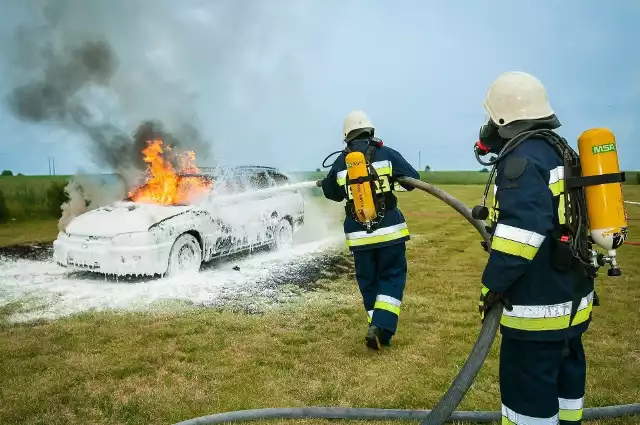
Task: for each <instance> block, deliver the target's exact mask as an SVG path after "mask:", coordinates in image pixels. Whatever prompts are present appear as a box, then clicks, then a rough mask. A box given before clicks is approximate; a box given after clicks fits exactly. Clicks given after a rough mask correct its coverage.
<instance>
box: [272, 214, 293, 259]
mask: <svg viewBox="0 0 640 425" xmlns="http://www.w3.org/2000/svg"><path fill="white" fill-rule="evenodd" d="M291 246H293V227H292V226H291V223H289V220H287V219H286V218H283V219H282V220H280V221H279V222H278V225H277V226H276V227H275V230H274V234H273V240H272V241H271V243H270V244H269V248H270V249H271V250H273V251H276V250H279V249H286V248H291Z"/></svg>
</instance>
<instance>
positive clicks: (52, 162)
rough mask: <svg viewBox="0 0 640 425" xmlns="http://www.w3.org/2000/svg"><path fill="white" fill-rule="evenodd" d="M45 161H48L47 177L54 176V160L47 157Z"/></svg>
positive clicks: (49, 156)
mask: <svg viewBox="0 0 640 425" xmlns="http://www.w3.org/2000/svg"><path fill="white" fill-rule="evenodd" d="M47 160H48V161H49V175H50V176H55V175H56V159H55V158H54V157H53V156H51V155H48V156H47Z"/></svg>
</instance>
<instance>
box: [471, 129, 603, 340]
mask: <svg viewBox="0 0 640 425" xmlns="http://www.w3.org/2000/svg"><path fill="white" fill-rule="evenodd" d="M510 158H513V159H516V161H520V162H521V163H522V162H523V161H522V159H526V166H525V167H524V169H523V170H519V169H518V167H517V166H516V167H514V166H513V164H515V162H512V163H511V165H510V166H511V169H510V170H509V172H508V173H505V167H507V165H506V164H507V163H508V161H509V160H510ZM514 169H515V170H516V171H514ZM563 177H564V167H563V162H562V159H561V158H560V157H559V156H558V155H557V153H556V151H555V150H554V149H553V147H551V146H550V145H549V144H548V143H547V142H545V141H543V140H535V139H531V140H527V141H525V142H523V143H522V144H521V145H520V146H518V147H517V148H516V149H515V150H514V151H513V152H512V153H511V154H510V155H509V156H508V157H507V158H505V159H504V160H502V161H501V162H500V163H498V169H497V172H496V180H495V186H494V196H493V200H492V204H491V208H490V211H489V222H488V224H489V225H490V226H491V228H492V229H493V234H492V243H491V248H492V249H491V253H490V255H489V260H488V262H487V265H486V267H485V270H484V273H483V276H482V283H483V286H484V287H486V288H489V289H491V290H493V291H495V292H505V294H506V296H507V297H508V299H509V300H510V302H511V304H512V305H513V310H512V311H507V310H506V309H505V310H504V311H503V315H502V320H501V332H502V334H503V335H505V336H508V337H513V338H520V339H530V340H560V339H564V338H565V337H566V336H567V332H568V330H567V327H568V325H569V316H570V313H571V305H572V299H573V296H574V293H573V291H574V285H575V283H576V282H579V279H580V278H579V276H578V274H577V273H576V272H574V271H559V270H556V269H554V268H553V267H552V259H553V255H554V254H553V251H554V243H555V241H554V235H553V231H554V229H555V228H556V227H557V226H558V225H559V224H561V223H564V221H565V217H564V211H565V204H564V196H563V195H564V180H563ZM581 283H582V284H583V285H582V286H583V288H582V290H581V291H580V293H579V294H578V295H579V297H580V298H581V301H580V305H579V307H578V312H577V314H576V316H575V318H574V319H573V322H572V326H571V331H570V332H571V335H572V336H576V335H578V334H580V333H582V332H584V331H586V329H587V328H588V325H589V322H590V319H591V310H592V307H593V298H594V282H593V280H592V279H590V280H589V281H587V282H581Z"/></svg>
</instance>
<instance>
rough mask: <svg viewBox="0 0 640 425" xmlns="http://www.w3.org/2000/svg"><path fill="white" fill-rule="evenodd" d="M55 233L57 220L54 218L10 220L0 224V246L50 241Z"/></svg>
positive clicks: (56, 233)
mask: <svg viewBox="0 0 640 425" xmlns="http://www.w3.org/2000/svg"><path fill="white" fill-rule="evenodd" d="M57 235H58V220H57V219H55V218H49V219H47V218H43V219H34V220H22V221H18V220H11V221H9V222H7V223H5V224H2V225H0V247H3V246H7V245H23V244H30V243H39V242H51V241H53V240H54V239H55V238H56V236H57Z"/></svg>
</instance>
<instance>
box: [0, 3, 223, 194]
mask: <svg viewBox="0 0 640 425" xmlns="http://www.w3.org/2000/svg"><path fill="white" fill-rule="evenodd" d="M34 5H38V4H37V3H34ZM82 7H86V8H87V9H86V12H87V13H86V14H87V16H90V15H91V14H92V13H93V14H94V15H99V13H95V11H94V10H92V9H91V7H90V6H86V4H85V5H81V4H80V3H77V2H74V1H71V0H46V1H41V2H40V3H39V5H38V6H33V7H32V9H33V11H34V17H38V16H39V17H40V18H41V21H40V22H31V23H30V24H28V25H22V26H20V27H19V28H18V31H17V33H16V34H15V37H14V40H15V43H14V46H13V47H14V49H12V50H13V53H14V54H15V55H16V57H15V67H16V69H17V71H18V72H16V75H18V77H19V78H16V80H20V81H19V82H17V83H16V84H15V85H14V87H12V89H11V91H10V93H9V95H8V97H7V99H6V100H7V101H8V106H9V110H10V111H11V112H12V113H13V114H14V115H15V116H16V117H18V118H19V119H21V120H23V121H25V122H28V123H46V124H49V125H51V124H53V125H58V126H62V127H64V128H65V129H66V130H68V131H72V132H75V133H79V134H82V135H84V136H85V137H84V139H85V140H86V143H87V145H86V146H85V147H86V152H87V153H88V155H89V157H90V158H91V160H92V161H93V162H94V163H95V164H96V165H98V166H100V167H107V168H109V169H110V170H112V171H113V172H115V173H116V174H119V175H120V176H121V177H122V178H123V179H124V181H125V182H126V186H128V187H129V188H131V187H133V186H135V185H137V184H139V183H140V179H141V177H142V175H143V172H144V170H145V167H146V165H145V163H144V162H143V159H142V154H141V150H142V149H144V147H145V146H146V143H147V142H148V141H149V140H151V139H155V138H160V139H162V140H163V142H164V143H165V144H168V145H171V146H172V147H173V149H174V150H178V151H179V150H193V151H195V152H196V155H197V156H198V158H200V159H201V160H202V159H204V160H208V159H209V158H210V153H211V151H210V143H209V142H208V141H206V140H204V139H203V137H202V135H201V134H200V132H199V130H198V125H197V124H198V120H197V117H196V116H195V114H191V115H189V114H188V113H187V114H185V113H184V111H189V105H185V104H184V102H185V100H184V99H185V98H188V97H187V96H184V95H183V94H182V93H179V92H178V91H176V90H175V87H174V88H173V90H170V89H168V87H169V85H168V84H165V83H164V82H162V81H157V80H156V81H155V83H156V86H155V87H153V84H154V82H153V81H152V82H147V85H146V86H145V87H140V93H139V96H138V97H144V98H145V102H143V103H141V104H142V105H149V112H145V111H140V110H139V109H141V108H140V106H139V104H136V110H137V112H138V114H139V115H143V116H144V115H153V114H154V112H155V111H154V107H155V105H158V104H166V105H169V108H168V109H170V108H173V109H174V110H176V111H179V112H180V113H179V114H178V113H176V114H172V113H171V112H169V113H165V114H164V115H165V116H164V117H163V119H166V118H167V116H168V115H171V123H170V125H171V126H172V127H171V128H169V125H168V124H167V123H165V122H162V121H161V120H160V119H157V118H156V117H153V116H151V117H150V118H149V119H147V120H142V121H141V122H139V124H138V127H137V128H133V129H127V128H122V127H121V126H120V125H119V124H118V123H116V122H115V121H116V120H115V119H113V117H112V116H109V115H108V114H107V115H106V116H105V114H104V113H101V112H100V111H99V108H97V107H96V103H98V102H96V95H95V92H92V90H94V89H96V88H97V89H99V90H104V91H105V92H106V93H108V95H110V96H111V97H112V98H115V99H116V100H117V101H121V103H126V102H127V101H128V100H129V99H132V98H135V97H136V93H131V90H132V88H133V90H135V88H136V84H114V83H113V82H114V79H115V78H117V77H120V78H121V81H120V82H122V81H126V75H122V72H123V70H122V69H121V68H122V67H121V65H122V63H121V61H120V59H119V58H118V55H117V53H116V52H115V51H114V49H113V47H112V45H111V44H110V43H109V41H108V39H107V37H105V36H104V35H103V34H91V35H88V34H86V33H84V32H80V31H71V30H70V29H69V28H68V26H70V25H72V24H71V23H70V22H69V20H67V21H64V19H63V18H64V17H66V16H71V15H70V13H71V11H72V8H73V12H74V13H76V14H77V13H79V12H78V10H82ZM94 18H95V16H94ZM89 19H91V18H89ZM119 71H120V72H121V75H118V72H119ZM124 71H126V69H125V70H124ZM25 77H26V78H25ZM25 80H26V81H25ZM149 80H151V79H149ZM122 87H126V89H122ZM124 91H127V92H126V93H124ZM176 94H178V96H176ZM150 95H151V96H153V98H149V97H150ZM98 97H99V96H98ZM126 112H128V110H126V109H125V113H126Z"/></svg>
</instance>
